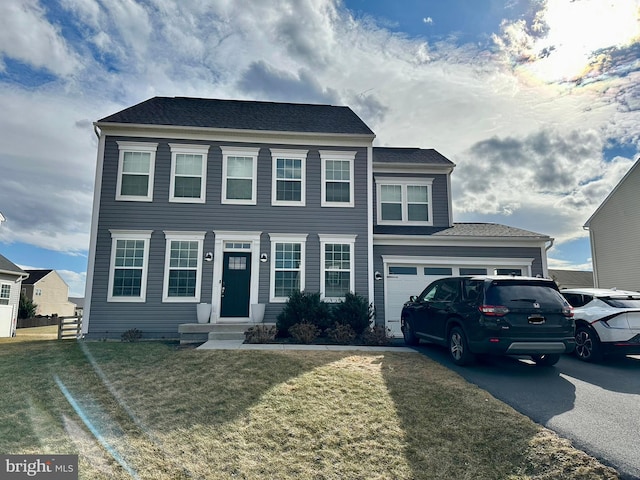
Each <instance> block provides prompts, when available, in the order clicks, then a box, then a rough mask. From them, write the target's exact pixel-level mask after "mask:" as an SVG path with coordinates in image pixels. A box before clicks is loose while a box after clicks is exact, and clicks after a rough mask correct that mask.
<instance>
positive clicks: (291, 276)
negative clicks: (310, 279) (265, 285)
mask: <svg viewBox="0 0 640 480" xmlns="http://www.w3.org/2000/svg"><path fill="white" fill-rule="evenodd" d="M269 238H270V240H271V282H270V285H271V288H270V301H271V302H285V301H286V300H287V298H288V297H289V296H290V295H291V294H292V293H294V292H301V291H303V290H304V286H305V275H304V271H305V270H304V265H305V250H306V241H307V234H289V235H287V234H269Z"/></svg>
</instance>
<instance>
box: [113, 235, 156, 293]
mask: <svg viewBox="0 0 640 480" xmlns="http://www.w3.org/2000/svg"><path fill="white" fill-rule="evenodd" d="M150 238H151V231H150V230H111V263H110V267H109V293H108V295H107V301H109V302H144V301H145V300H146V292H147V268H148V264H149V239H150Z"/></svg>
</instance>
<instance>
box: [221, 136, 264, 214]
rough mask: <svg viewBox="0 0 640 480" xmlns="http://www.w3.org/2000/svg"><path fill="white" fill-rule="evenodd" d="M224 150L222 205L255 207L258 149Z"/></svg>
mask: <svg viewBox="0 0 640 480" xmlns="http://www.w3.org/2000/svg"><path fill="white" fill-rule="evenodd" d="M220 148H221V149H222V199H221V201H222V203H230V204H240V205H255V204H256V192H257V186H256V183H257V176H258V151H259V149H258V148H245V147H220Z"/></svg>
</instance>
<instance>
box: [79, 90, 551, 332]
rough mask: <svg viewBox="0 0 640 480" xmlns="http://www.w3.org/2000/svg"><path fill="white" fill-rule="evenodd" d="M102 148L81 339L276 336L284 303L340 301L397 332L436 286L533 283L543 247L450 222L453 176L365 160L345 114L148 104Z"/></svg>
mask: <svg viewBox="0 0 640 480" xmlns="http://www.w3.org/2000/svg"><path fill="white" fill-rule="evenodd" d="M95 126H96V132H97V133H98V136H99V146H98V159H97V169H96V185H95V194H94V195H95V197H94V207H93V221H92V230H91V245H90V254H89V267H88V279H87V289H86V295H85V298H86V303H87V305H86V308H85V312H84V313H85V318H84V327H83V328H84V332H85V334H86V335H87V337H88V338H99V337H100V338H102V337H118V336H119V335H120V334H121V333H122V332H124V331H126V330H128V329H131V328H138V329H140V330H142V331H143V332H144V334H145V336H146V337H165V338H175V337H177V331H178V325H180V324H182V323H188V322H194V321H195V315H196V313H195V312H196V307H195V305H196V304H199V303H209V304H211V305H212V310H213V312H212V315H211V321H212V322H221V323H222V322H239V321H240V322H242V321H246V322H248V321H249V319H250V310H251V305H253V304H265V305H266V312H265V317H264V320H265V321H267V322H273V321H275V319H276V316H277V314H278V313H279V312H280V310H281V309H282V306H283V304H284V302H286V300H287V298H288V296H289V295H290V293H291V292H292V291H295V290H306V291H311V292H320V294H321V296H322V298H323V299H325V300H326V301H337V300H340V299H341V298H343V297H344V295H345V293H346V292H348V291H352V292H355V293H358V294H360V295H363V296H365V297H367V298H368V299H369V300H370V301H371V302H373V303H374V304H375V307H376V312H377V314H376V322H377V323H379V324H381V325H387V326H388V327H389V328H391V329H392V331H393V332H394V333H395V334H399V316H400V307H401V305H402V303H403V302H404V301H406V300H407V298H408V296H409V295H410V294H417V293H419V292H420V291H421V290H422V289H423V288H424V286H426V284H427V283H428V282H429V281H430V280H432V279H435V278H438V277H439V276H445V275H450V274H465V273H517V274H525V275H537V274H540V275H546V273H547V267H546V250H545V248H546V246H547V243H548V242H550V240H551V239H550V238H549V237H547V236H546V235H540V234H536V233H532V232H528V231H524V230H520V229H516V228H511V227H507V226H503V225H495V224H454V223H453V222H452V208H451V206H452V199H451V188H450V175H451V173H452V171H453V168H454V164H453V163H452V162H451V161H449V160H448V159H446V158H445V157H444V156H442V155H441V154H439V153H438V152H436V151H435V150H424V149H414V148H378V147H373V140H374V138H375V135H374V134H373V132H372V131H371V129H370V128H369V127H368V126H367V125H366V124H365V123H364V122H363V121H362V120H361V119H360V118H359V117H358V116H357V115H356V114H355V113H354V112H353V111H352V110H351V109H349V108H348V107H337V106H330V105H309V104H289V103H272V102H256V101H236V100H213V99H199V98H181V97H176V98H167V97H155V98H152V99H149V100H147V101H145V102H142V103H140V104H138V105H135V106H133V107H130V108H127V109H125V110H122V111H120V112H118V113H115V114H113V115H110V116H108V117H105V118H103V119H101V120H99V121H98V122H96V123H95Z"/></svg>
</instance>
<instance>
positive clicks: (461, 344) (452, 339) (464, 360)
mask: <svg viewBox="0 0 640 480" xmlns="http://www.w3.org/2000/svg"><path fill="white" fill-rule="evenodd" d="M449 355H451V359H452V360H453V363H455V364H456V365H469V364H471V363H473V361H474V360H475V356H474V355H473V353H471V352H470V351H469V347H468V345H467V337H466V336H465V334H464V332H463V331H462V329H461V328H460V327H453V328H452V329H451V331H450V332H449Z"/></svg>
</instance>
